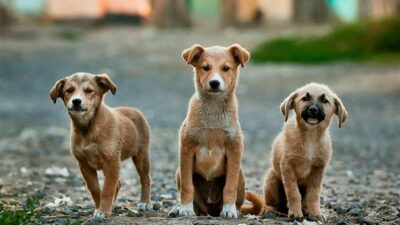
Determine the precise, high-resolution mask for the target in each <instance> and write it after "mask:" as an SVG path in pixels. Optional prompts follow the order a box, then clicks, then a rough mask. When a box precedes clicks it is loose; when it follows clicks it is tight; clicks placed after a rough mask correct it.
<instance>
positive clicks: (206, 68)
mask: <svg viewBox="0 0 400 225" xmlns="http://www.w3.org/2000/svg"><path fill="white" fill-rule="evenodd" d="M201 68H202V69H203V70H204V71H206V72H207V71H209V70H210V66H202V67H201Z"/></svg>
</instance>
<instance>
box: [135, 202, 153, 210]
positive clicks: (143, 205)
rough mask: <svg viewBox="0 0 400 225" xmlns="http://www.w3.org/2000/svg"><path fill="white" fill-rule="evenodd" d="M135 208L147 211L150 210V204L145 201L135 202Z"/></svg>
mask: <svg viewBox="0 0 400 225" xmlns="http://www.w3.org/2000/svg"><path fill="white" fill-rule="evenodd" d="M137 209H138V211H139V212H148V211H149V210H150V206H149V205H148V204H147V203H145V202H139V203H138V204H137Z"/></svg>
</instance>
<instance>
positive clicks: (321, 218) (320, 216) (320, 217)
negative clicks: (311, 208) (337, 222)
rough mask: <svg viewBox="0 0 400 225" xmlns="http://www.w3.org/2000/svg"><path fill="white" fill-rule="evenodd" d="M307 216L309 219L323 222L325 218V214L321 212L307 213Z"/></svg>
mask: <svg viewBox="0 0 400 225" xmlns="http://www.w3.org/2000/svg"><path fill="white" fill-rule="evenodd" d="M308 217H309V218H310V219H312V220H318V221H321V222H325V221H326V218H325V216H324V215H323V214H322V213H319V214H311V213H310V214H309V215H308Z"/></svg>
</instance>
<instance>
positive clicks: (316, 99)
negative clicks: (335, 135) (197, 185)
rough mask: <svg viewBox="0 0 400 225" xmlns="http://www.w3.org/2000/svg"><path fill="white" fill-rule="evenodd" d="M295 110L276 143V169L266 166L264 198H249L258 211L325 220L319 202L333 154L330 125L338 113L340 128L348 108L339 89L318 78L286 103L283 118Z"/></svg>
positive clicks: (283, 106)
mask: <svg viewBox="0 0 400 225" xmlns="http://www.w3.org/2000/svg"><path fill="white" fill-rule="evenodd" d="M292 109H293V110H294V112H295V117H291V118H290V119H289V121H288V122H287V123H286V124H285V125H284V127H283V130H282V132H281V133H280V134H279V135H278V136H277V137H276V139H275V141H274V143H273V145H272V168H270V169H269V170H268V171H267V174H266V177H265V184H264V197H265V202H263V201H262V200H261V201H260V200H257V197H256V196H255V195H254V193H250V195H249V196H248V199H249V200H251V201H253V204H254V205H255V208H256V210H254V211H253V212H252V213H255V214H259V213H262V212H263V211H278V212H282V213H287V214H288V216H289V217H294V218H301V217H303V215H304V214H306V215H308V217H309V218H311V219H315V220H323V216H322V214H321V211H320V202H319V201H320V192H321V187H322V180H323V177H324V172H325V169H326V167H327V166H328V164H329V161H330V158H331V154H332V146H331V138H330V135H329V126H330V124H331V121H332V117H333V115H337V116H338V119H339V127H341V126H342V124H343V123H344V122H345V121H346V119H347V112H346V109H345V107H344V106H343V104H342V101H341V100H340V99H339V97H338V96H337V95H336V94H335V93H333V92H332V91H331V90H330V89H329V88H328V87H327V86H325V85H321V84H316V83H310V84H307V85H305V86H303V87H301V88H299V89H298V90H296V91H294V92H293V93H291V94H290V95H289V96H288V97H287V98H286V99H285V100H284V101H283V102H282V104H281V111H282V113H283V115H284V116H285V121H287V120H288V116H289V111H290V110H292ZM260 204H265V205H266V207H265V206H264V207H260Z"/></svg>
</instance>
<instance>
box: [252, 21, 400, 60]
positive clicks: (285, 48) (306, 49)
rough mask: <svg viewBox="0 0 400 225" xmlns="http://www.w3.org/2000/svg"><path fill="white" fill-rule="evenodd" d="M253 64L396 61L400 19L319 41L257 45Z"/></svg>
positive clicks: (276, 41)
mask: <svg viewBox="0 0 400 225" xmlns="http://www.w3.org/2000/svg"><path fill="white" fill-rule="evenodd" d="M252 59H253V60H254V61H255V62H268V61H270V62H298V63H321V62H327V61H334V60H358V61H359V60H370V59H372V60H375V59H378V60H379V59H384V60H385V59H400V17H397V18H392V19H386V20H382V21H376V22H369V23H359V24H353V25H346V26H341V27H338V28H335V29H333V30H332V31H331V32H330V33H328V34H327V35H324V36H321V37H309V38H297V37H286V38H278V39H274V40H271V41H265V42H262V43H261V44H259V45H258V46H257V47H256V48H255V50H254V51H253V52H252Z"/></svg>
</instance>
